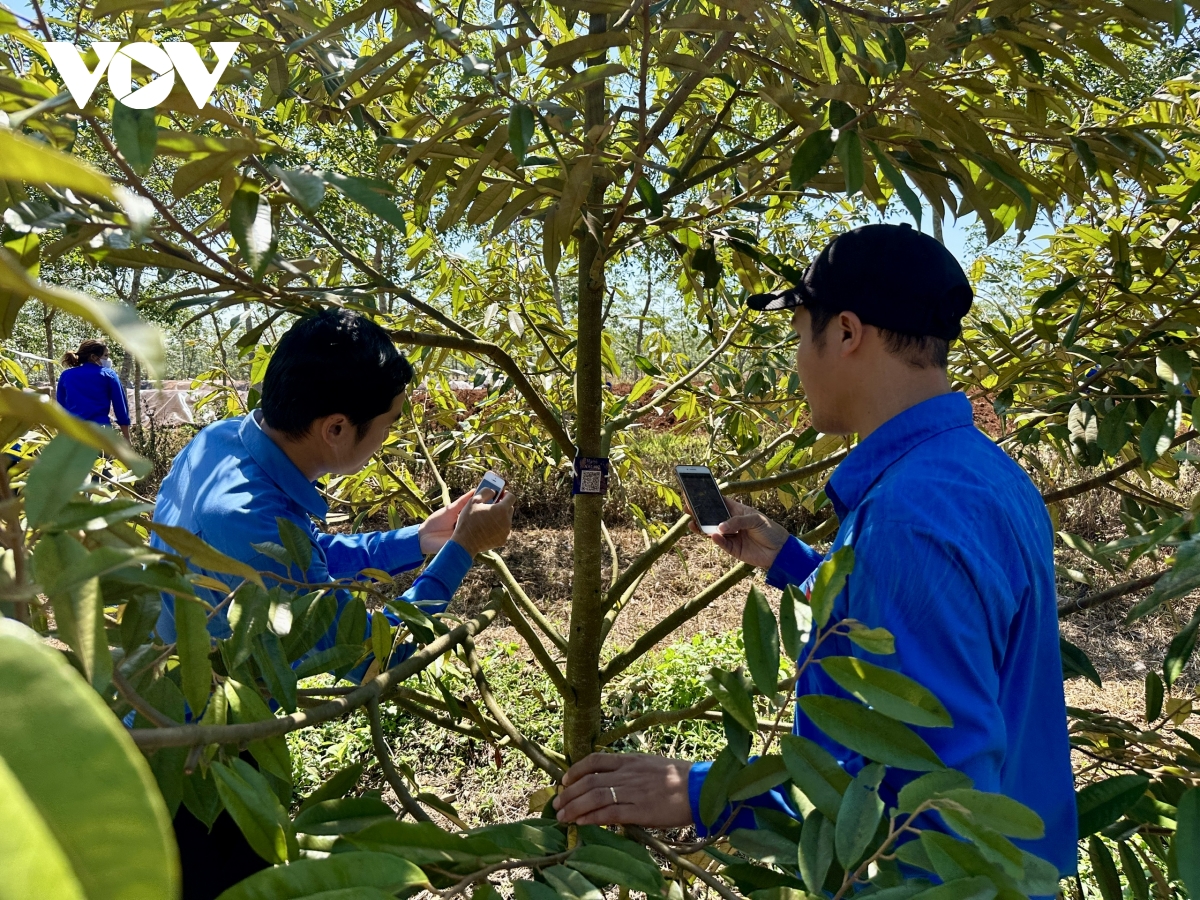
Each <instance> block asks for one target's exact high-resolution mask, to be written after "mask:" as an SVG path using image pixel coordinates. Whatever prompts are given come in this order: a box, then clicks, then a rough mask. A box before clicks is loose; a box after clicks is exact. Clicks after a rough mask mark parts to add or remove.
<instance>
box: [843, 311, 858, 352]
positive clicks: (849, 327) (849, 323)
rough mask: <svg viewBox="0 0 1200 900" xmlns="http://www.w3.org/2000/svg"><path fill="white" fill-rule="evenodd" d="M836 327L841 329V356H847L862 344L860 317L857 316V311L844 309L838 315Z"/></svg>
mask: <svg viewBox="0 0 1200 900" xmlns="http://www.w3.org/2000/svg"><path fill="white" fill-rule="evenodd" d="M838 327H839V328H840V329H841V338H842V341H841V353H842V356H849V355H850V354H851V353H853V352H854V351H855V350H857V349H858V348H859V347H860V346H862V340H863V323H862V319H860V318H859V317H858V313H853V312H849V311H845V312H842V313H841V314H840V315H839V316H838Z"/></svg>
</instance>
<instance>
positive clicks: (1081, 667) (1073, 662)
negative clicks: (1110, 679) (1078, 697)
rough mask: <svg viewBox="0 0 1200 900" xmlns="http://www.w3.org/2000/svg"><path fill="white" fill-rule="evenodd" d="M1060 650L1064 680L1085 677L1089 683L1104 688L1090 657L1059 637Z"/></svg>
mask: <svg viewBox="0 0 1200 900" xmlns="http://www.w3.org/2000/svg"><path fill="white" fill-rule="evenodd" d="M1058 650H1059V653H1060V654H1061V655H1062V668H1063V679H1064V680H1066V679H1068V678H1077V677H1079V676H1081V675H1082V676H1083V677H1084V678H1086V679H1087V680H1088V681H1090V682H1092V683H1093V684H1095V685H1096V687H1103V685H1102V684H1101V683H1100V674H1099V673H1098V672H1097V671H1096V667H1095V666H1093V665H1092V661H1091V660H1090V659H1088V655H1087V654H1086V653H1084V652H1083V651H1082V650H1080V649H1079V648H1078V647H1076V646H1075V645H1074V644H1072V643H1071V642H1070V641H1068V640H1067V639H1066V638H1065V637H1061V636H1060V637H1059V639H1058Z"/></svg>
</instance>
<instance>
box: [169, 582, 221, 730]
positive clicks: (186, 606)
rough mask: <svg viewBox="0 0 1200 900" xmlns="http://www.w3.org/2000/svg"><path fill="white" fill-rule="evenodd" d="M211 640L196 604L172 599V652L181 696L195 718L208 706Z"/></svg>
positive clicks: (204, 616)
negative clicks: (179, 679)
mask: <svg viewBox="0 0 1200 900" xmlns="http://www.w3.org/2000/svg"><path fill="white" fill-rule="evenodd" d="M211 650H212V639H211V638H210V637H209V634H208V612H207V611H206V609H205V607H204V604H203V603H201V602H200V601H199V600H189V599H188V598H186V597H176V598H175V652H176V654H177V655H178V656H179V671H180V676H181V678H182V681H183V696H184V698H186V700H187V702H188V706H190V707H191V709H192V712H193V713H195V714H196V715H200V713H202V712H204V707H205V706H207V705H208V694H209V691H210V690H211V689H212V660H211V659H209V656H208V654H209V653H210V652H211Z"/></svg>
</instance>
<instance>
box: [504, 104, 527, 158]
mask: <svg viewBox="0 0 1200 900" xmlns="http://www.w3.org/2000/svg"><path fill="white" fill-rule="evenodd" d="M532 140H533V110H532V109H530V108H529V107H528V106H526V105H525V104H524V103H518V104H516V105H514V106H513V108H512V109H511V110H510V111H509V114H508V145H509V146H510V147H511V148H512V152H513V156H515V157H516V158H517V165H518V166H523V165H525V154H526V152H527V151H528V150H529V144H530V142H531V141H532Z"/></svg>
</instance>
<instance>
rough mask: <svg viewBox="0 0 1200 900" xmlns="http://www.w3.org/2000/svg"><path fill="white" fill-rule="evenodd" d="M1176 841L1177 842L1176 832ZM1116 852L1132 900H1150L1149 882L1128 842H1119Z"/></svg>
mask: <svg viewBox="0 0 1200 900" xmlns="http://www.w3.org/2000/svg"><path fill="white" fill-rule="evenodd" d="M1175 839H1176V840H1178V839H1179V838H1178V832H1176V838H1175ZM1195 849H1196V851H1197V852H1200V844H1197V845H1196V847H1195ZM1117 852H1118V853H1119V854H1120V857H1121V871H1122V872H1123V873H1124V875H1125V880H1126V881H1127V882H1129V892H1130V893H1131V894H1133V900H1150V881H1149V879H1148V878H1147V877H1146V870H1145V869H1143V868H1142V861H1141V860H1140V859H1138V855H1137V853H1136V852H1135V851H1134V849H1133V847H1131V846H1130V845H1129V842H1128V841H1121V842H1120V843H1118V844H1117Z"/></svg>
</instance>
